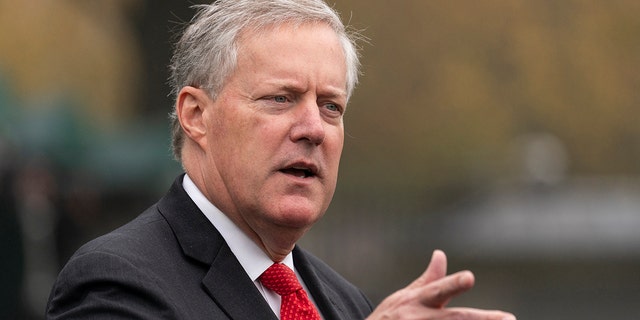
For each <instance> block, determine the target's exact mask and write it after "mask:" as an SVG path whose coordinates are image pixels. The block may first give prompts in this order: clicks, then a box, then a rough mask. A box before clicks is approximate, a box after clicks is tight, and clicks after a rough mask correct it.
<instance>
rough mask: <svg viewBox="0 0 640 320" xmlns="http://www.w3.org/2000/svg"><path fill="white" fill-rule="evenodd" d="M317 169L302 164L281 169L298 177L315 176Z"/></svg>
mask: <svg viewBox="0 0 640 320" xmlns="http://www.w3.org/2000/svg"><path fill="white" fill-rule="evenodd" d="M316 171H317V170H316V169H314V168H307V167H302V166H293V167H287V168H284V169H281V170H280V172H282V173H284V174H288V175H292V176H295V177H298V178H312V177H315V176H316V174H317V172H316Z"/></svg>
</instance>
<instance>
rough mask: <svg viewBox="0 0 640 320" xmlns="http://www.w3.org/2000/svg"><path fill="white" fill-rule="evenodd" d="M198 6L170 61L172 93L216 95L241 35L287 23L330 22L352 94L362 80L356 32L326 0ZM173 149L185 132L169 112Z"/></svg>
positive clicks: (231, 0)
mask: <svg viewBox="0 0 640 320" xmlns="http://www.w3.org/2000/svg"><path fill="white" fill-rule="evenodd" d="M194 7H195V8H197V9H198V12H197V13H196V15H195V16H194V17H193V19H192V20H191V22H190V24H189V25H188V27H187V28H186V29H185V31H184V33H183V34H182V36H181V38H180V39H179V40H178V42H177V43H176V46H175V49H174V54H173V58H172V61H171V66H170V70H171V76H170V78H169V82H170V85H171V86H172V95H173V96H174V98H175V99H177V98H178V93H179V92H180V90H181V89H182V88H183V87H185V86H194V87H198V88H203V89H206V90H207V92H208V94H209V96H210V97H212V98H213V99H215V98H216V97H217V95H218V93H219V91H220V89H221V88H222V87H223V85H224V82H225V81H226V79H227V77H228V76H229V75H230V74H231V73H232V72H233V71H234V70H235V67H236V62H237V40H238V37H239V35H240V34H241V33H242V32H243V31H245V30H250V31H259V30H264V28H265V27H269V26H273V25H280V24H283V23H295V24H303V23H309V22H319V23H325V24H327V25H328V26H330V27H331V28H332V29H333V30H334V31H335V32H336V34H337V35H338V38H339V39H340V43H341V45H342V49H343V50H344V54H345V58H346V66H347V74H346V80H347V87H346V90H347V99H349V97H350V96H351V93H352V92H353V89H354V87H355V86H356V84H357V82H358V75H359V71H358V70H359V68H360V62H359V57H358V50H357V46H356V40H357V39H359V35H358V34H357V32H354V31H352V30H349V29H347V28H346V27H345V26H344V24H343V23H342V21H341V20H340V17H339V15H338V13H337V12H336V11H335V10H334V9H332V8H331V7H329V6H328V5H327V4H326V3H325V2H324V1H323V0H218V1H215V2H214V3H212V4H210V5H197V6H194ZM170 119H171V130H172V148H173V154H174V156H175V157H176V159H177V160H178V161H181V152H182V145H183V142H184V133H183V132H182V128H181V126H180V123H179V121H178V117H177V115H176V110H175V105H174V109H173V111H172V112H171V114H170Z"/></svg>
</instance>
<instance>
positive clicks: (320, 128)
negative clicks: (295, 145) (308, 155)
mask: <svg viewBox="0 0 640 320" xmlns="http://www.w3.org/2000/svg"><path fill="white" fill-rule="evenodd" d="M310 100H311V99H310ZM295 109H296V111H295V112H294V117H295V120H294V124H293V126H292V127H291V133H290V137H291V141H293V142H298V141H307V142H308V143H310V144H313V145H320V144H322V142H323V141H324V137H325V127H324V125H325V123H324V120H323V118H322V114H320V108H319V107H318V103H317V102H316V101H315V99H313V100H312V101H303V102H301V103H300V104H299V105H298V107H297V108H295Z"/></svg>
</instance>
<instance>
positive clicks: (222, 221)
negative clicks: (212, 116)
mask: <svg viewBox="0 0 640 320" xmlns="http://www.w3.org/2000/svg"><path fill="white" fill-rule="evenodd" d="M182 186H183V187H184V190H185V191H186V192H187V194H188V195H189V197H190V198H191V199H192V200H193V202H195V204H196V206H198V208H199V209H200V211H202V213H204V215H205V217H207V219H209V221H210V222H211V224H213V226H214V227H215V228H216V229H217V230H218V231H219V232H220V234H221V235H222V237H223V238H224V240H225V241H226V242H227V245H228V246H229V248H230V249H231V252H232V253H233V254H234V255H235V256H236V259H238V262H240V265H242V268H243V269H244V270H245V272H246V273H247V275H248V276H249V278H251V280H252V281H256V280H257V279H258V277H260V275H261V274H262V273H263V272H264V271H265V270H267V268H269V267H270V266H271V265H272V264H273V261H271V259H270V258H269V256H267V254H266V253H264V251H262V249H260V247H258V245H257V244H256V243H255V242H253V241H252V240H251V239H250V238H249V236H247V235H246V234H245V233H244V232H242V230H240V228H239V227H238V226H237V225H236V224H235V223H233V221H231V219H229V217H227V216H226V215H225V214H224V213H222V211H220V210H219V209H218V208H216V206H215V205H214V204H213V203H211V202H210V201H209V199H207V197H205V196H204V194H202V192H201V191H200V189H198V187H197V186H196V185H195V183H193V181H192V180H191V178H189V175H186V174H185V176H184V179H183V181H182ZM282 263H283V264H285V265H286V266H287V267H289V268H291V270H295V269H294V265H293V255H292V253H291V252H289V254H288V255H287V256H286V257H285V258H284V260H283V261H282Z"/></svg>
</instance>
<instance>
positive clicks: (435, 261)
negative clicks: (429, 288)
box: [409, 250, 447, 288]
mask: <svg viewBox="0 0 640 320" xmlns="http://www.w3.org/2000/svg"><path fill="white" fill-rule="evenodd" d="M446 275H447V256H446V255H445V254H444V252H443V251H442V250H434V251H433V255H432V256H431V262H429V266H428V267H427V269H426V270H425V272H424V273H423V274H422V275H421V276H420V277H418V278H417V279H416V280H414V281H413V282H412V283H411V284H410V285H409V288H415V287H420V286H423V285H425V284H427V283H431V282H433V281H435V280H438V279H441V278H444V277H445V276H446Z"/></svg>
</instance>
